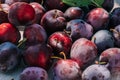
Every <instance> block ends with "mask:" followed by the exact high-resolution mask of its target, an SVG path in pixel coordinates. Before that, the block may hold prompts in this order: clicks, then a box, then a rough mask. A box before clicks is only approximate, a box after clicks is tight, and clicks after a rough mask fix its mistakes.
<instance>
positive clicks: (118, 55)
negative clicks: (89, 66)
mask: <svg viewBox="0 0 120 80" xmlns="http://www.w3.org/2000/svg"><path fill="white" fill-rule="evenodd" d="M99 61H100V62H106V65H107V67H108V69H109V70H110V71H112V70H114V69H115V68H119V67H120V62H119V61H120V48H109V49H107V50H105V51H103V52H102V53H101V55H100V58H99Z"/></svg>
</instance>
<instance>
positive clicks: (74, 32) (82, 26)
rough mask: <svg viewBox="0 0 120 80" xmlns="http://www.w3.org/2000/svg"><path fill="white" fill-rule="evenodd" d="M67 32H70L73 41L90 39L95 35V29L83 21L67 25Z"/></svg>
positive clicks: (70, 22)
mask: <svg viewBox="0 0 120 80" xmlns="http://www.w3.org/2000/svg"><path fill="white" fill-rule="evenodd" d="M66 31H68V32H70V37H71V38H72V40H73V41H75V40H77V39H79V38H87V39H90V38H91V37H92V35H93V27H92V26H91V25H90V24H88V23H86V22H85V21H83V20H81V19H74V20H71V21H69V22H68V23H67V26H66Z"/></svg>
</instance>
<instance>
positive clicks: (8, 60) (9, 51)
mask: <svg viewBox="0 0 120 80" xmlns="http://www.w3.org/2000/svg"><path fill="white" fill-rule="evenodd" d="M20 61H21V54H20V50H19V49H18V47H17V46H16V45H14V44H13V43H10V42H4V43H2V44H1V45H0V71H2V72H8V71H10V70H13V69H15V67H16V66H17V65H18V64H20Z"/></svg>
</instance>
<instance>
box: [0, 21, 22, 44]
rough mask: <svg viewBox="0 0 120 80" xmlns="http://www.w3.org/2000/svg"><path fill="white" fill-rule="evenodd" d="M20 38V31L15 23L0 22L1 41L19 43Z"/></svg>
mask: <svg viewBox="0 0 120 80" xmlns="http://www.w3.org/2000/svg"><path fill="white" fill-rule="evenodd" d="M20 38H21V36H20V32H19V30H18V29H17V28H16V27H15V26H14V25H12V24H11V23H2V24H0V43H2V42H6V41H9V42H12V43H18V41H19V40H20Z"/></svg>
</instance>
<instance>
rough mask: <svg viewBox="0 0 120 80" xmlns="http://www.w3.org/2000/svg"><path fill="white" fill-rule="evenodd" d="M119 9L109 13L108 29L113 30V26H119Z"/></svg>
mask: <svg viewBox="0 0 120 80" xmlns="http://www.w3.org/2000/svg"><path fill="white" fill-rule="evenodd" d="M119 14H120V7H117V8H114V9H113V11H112V12H111V17H110V23H109V25H110V27H112V28H114V27H115V26H118V25H120V20H119V18H120V15H119Z"/></svg>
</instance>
